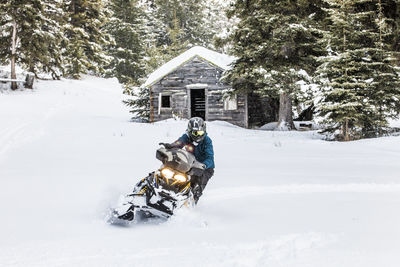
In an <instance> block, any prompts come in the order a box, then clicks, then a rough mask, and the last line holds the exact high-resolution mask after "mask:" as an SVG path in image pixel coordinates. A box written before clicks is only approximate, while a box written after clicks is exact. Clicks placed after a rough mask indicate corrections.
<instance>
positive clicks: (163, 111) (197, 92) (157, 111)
mask: <svg viewBox="0 0 400 267" xmlns="http://www.w3.org/2000/svg"><path fill="white" fill-rule="evenodd" d="M234 59H235V58H234V57H231V56H228V55H224V54H220V53H217V52H215V51H211V50H209V49H206V48H204V47H199V46H196V47H193V48H191V49H189V50H187V51H186V52H184V53H182V54H181V55H179V56H177V57H176V58H174V59H172V60H171V61H169V62H167V63H166V64H164V65H163V66H161V67H160V68H159V69H157V70H156V71H155V72H153V73H152V74H151V75H150V76H149V77H148V79H147V81H146V82H145V84H144V85H143V86H145V87H146V88H149V90H150V121H151V122H155V121H160V120H165V119H168V118H172V117H174V116H177V117H180V118H191V117H202V118H203V119H205V120H206V121H215V120H221V121H227V122H229V123H232V124H235V125H238V126H241V127H246V128H247V127H248V126H249V117H250V120H251V118H252V117H254V116H249V114H248V110H249V109H248V101H249V100H248V95H234V96H230V94H229V91H231V87H230V85H229V84H224V83H223V82H221V76H222V74H223V72H224V71H226V70H228V69H229V68H230V64H231V63H232V62H233V61H234ZM251 101H252V103H253V102H254V101H256V98H254V97H253V98H252V99H251ZM254 112H255V113H259V111H254ZM259 115H260V114H255V116H256V117H254V118H258V117H259Z"/></svg>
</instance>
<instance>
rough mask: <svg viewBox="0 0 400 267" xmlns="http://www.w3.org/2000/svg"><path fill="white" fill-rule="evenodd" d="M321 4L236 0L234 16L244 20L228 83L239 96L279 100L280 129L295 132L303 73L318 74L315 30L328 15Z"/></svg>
mask: <svg viewBox="0 0 400 267" xmlns="http://www.w3.org/2000/svg"><path fill="white" fill-rule="evenodd" d="M318 4H320V2H319V1H271V0H254V1H244V0H237V1H236V3H235V5H234V6H233V8H232V9H231V10H230V11H229V15H230V16H231V17H237V18H238V19H240V21H239V23H238V24H237V27H236V28H235V30H234V32H233V34H232V35H231V38H232V44H233V48H232V51H233V53H234V55H235V56H236V57H238V59H237V60H236V61H235V62H234V65H233V68H232V70H230V71H229V72H228V73H227V75H226V79H227V80H228V81H230V82H231V83H232V85H233V88H234V89H235V90H236V91H238V92H257V93H260V94H262V95H264V96H269V97H273V98H279V100H280V107H279V123H278V126H277V128H278V129H282V130H284V129H294V125H293V118H292V99H293V98H296V97H297V95H298V94H299V93H300V86H299V84H298V82H299V81H300V80H304V77H303V76H304V75H303V74H304V73H305V72H304V71H306V72H312V71H313V70H314V68H315V66H316V65H315V60H314V56H315V55H320V53H322V50H321V49H320V47H319V45H318V44H317V40H318V37H319V32H320V31H319V30H318V28H316V27H315V21H318V20H319V19H320V18H321V16H322V15H323V12H321V9H320V6H318Z"/></svg>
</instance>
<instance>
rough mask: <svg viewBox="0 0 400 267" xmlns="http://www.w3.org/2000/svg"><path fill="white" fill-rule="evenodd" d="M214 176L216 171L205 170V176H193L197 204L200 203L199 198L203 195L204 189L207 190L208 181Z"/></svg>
mask: <svg viewBox="0 0 400 267" xmlns="http://www.w3.org/2000/svg"><path fill="white" fill-rule="evenodd" d="M213 175H214V169H212V168H210V169H205V170H204V172H203V175H201V176H193V177H192V179H193V182H192V189H193V195H194V200H195V202H196V203H197V201H199V198H200V197H201V195H202V194H203V191H204V188H206V185H207V183H208V181H209V180H210V179H211V177H212V176H213Z"/></svg>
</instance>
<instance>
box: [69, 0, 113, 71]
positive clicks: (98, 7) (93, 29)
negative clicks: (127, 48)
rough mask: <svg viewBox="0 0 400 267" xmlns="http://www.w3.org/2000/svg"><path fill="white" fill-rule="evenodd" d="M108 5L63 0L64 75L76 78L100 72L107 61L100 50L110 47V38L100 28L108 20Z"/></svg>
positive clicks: (86, 1) (98, 1)
mask: <svg viewBox="0 0 400 267" xmlns="http://www.w3.org/2000/svg"><path fill="white" fill-rule="evenodd" d="M106 4H108V1H101V0H65V2H64V10H65V12H66V16H67V23H66V26H65V36H66V37H67V38H68V42H66V43H65V44H64V46H65V48H66V49H65V53H64V54H65V71H66V74H67V75H69V76H71V77H73V78H79V77H80V75H81V74H82V73H86V72H88V71H93V72H95V73H99V72H103V71H104V68H103V67H104V66H105V65H107V64H108V63H109V60H110V58H109V57H108V56H107V55H106V53H105V52H104V51H103V47H104V46H106V45H108V44H109V43H110V39H111V38H110V36H109V35H108V34H107V33H106V32H105V31H103V26H104V24H105V23H106V22H107V20H108V19H109V16H110V12H109V11H108V10H107V8H106Z"/></svg>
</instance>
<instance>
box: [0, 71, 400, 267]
mask: <svg viewBox="0 0 400 267" xmlns="http://www.w3.org/2000/svg"><path fill="white" fill-rule="evenodd" d="M36 87H37V89H35V90H34V91H33V92H32V91H17V92H9V91H6V92H0V212H1V220H0V266H135V267H136V266H227V267H228V266H229V267H231V266H269V267H271V266H279V267H281V266H291V267H292V266H315V267H322V266H324V267H325V266H327V267H330V266H332V267H339V266H340V267H343V266H344V267H347V266H348V267H355V266H360V267H368V266H375V267H383V266H385V267H392V266H393V267H398V266H399V265H400V253H399V252H400V212H399V210H400V166H399V158H400V137H386V138H379V139H370V140H362V141H357V142H350V143H339V142H326V141H322V140H321V139H320V137H319V136H318V134H317V133H315V132H266V131H255V130H246V129H242V128H238V127H235V126H232V125H230V124H227V123H224V122H211V123H208V126H207V127H208V131H209V135H210V136H211V138H212V139H213V142H214V150H215V157H216V158H215V162H216V166H217V168H216V172H215V176H214V177H213V178H212V180H211V181H210V183H209V185H208V187H207V189H206V192H205V194H204V195H203V198H202V199H201V200H200V202H199V205H198V206H197V207H196V208H195V209H192V210H182V211H181V212H179V213H178V214H177V215H176V216H174V217H173V218H172V219H171V220H170V221H168V222H166V223H164V224H161V225H154V224H153V225H151V224H150V225H133V226H132V227H129V228H121V227H113V226H110V225H107V224H106V223H105V222H104V215H105V213H106V211H107V209H108V208H109V207H110V206H112V205H113V204H114V203H116V201H117V200H118V197H119V195H120V194H124V193H126V192H128V191H129V190H130V189H131V188H132V187H133V186H134V184H135V183H136V182H137V181H138V180H139V179H140V178H142V177H144V176H145V175H146V174H147V173H148V172H150V171H152V170H154V169H156V168H157V167H159V162H158V161H157V160H156V158H155V150H156V149H157V147H158V145H157V144H158V143H159V142H161V141H165V142H169V141H173V140H175V139H176V138H177V137H178V136H180V135H181V134H182V132H183V131H184V129H185V126H186V122H185V121H173V120H172V121H171V120H170V121H164V122H159V123H155V124H139V123H132V122H129V118H130V115H129V113H128V111H127V108H126V107H124V106H123V105H122V104H121V100H122V98H123V96H122V95H121V89H120V86H119V85H118V83H117V82H116V81H115V80H104V79H99V78H93V77H86V78H85V79H84V80H82V81H70V80H63V81H41V82H39V83H37V84H36Z"/></svg>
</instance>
